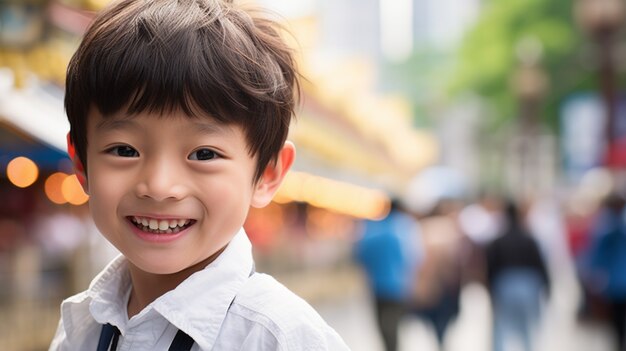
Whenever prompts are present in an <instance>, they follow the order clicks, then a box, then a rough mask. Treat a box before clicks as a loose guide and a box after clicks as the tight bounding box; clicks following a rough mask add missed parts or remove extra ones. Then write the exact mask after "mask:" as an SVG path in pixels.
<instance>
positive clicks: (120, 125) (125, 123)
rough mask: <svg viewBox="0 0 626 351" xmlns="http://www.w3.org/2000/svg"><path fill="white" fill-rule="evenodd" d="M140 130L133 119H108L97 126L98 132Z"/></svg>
mask: <svg viewBox="0 0 626 351" xmlns="http://www.w3.org/2000/svg"><path fill="white" fill-rule="evenodd" d="M129 127H130V128H139V126H138V125H137V123H136V122H135V121H133V120H132V119H122V118H106V119H103V120H101V121H100V122H98V123H97V124H96V130H103V129H104V130H116V129H126V128H129Z"/></svg>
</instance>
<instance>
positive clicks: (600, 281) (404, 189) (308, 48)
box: [0, 0, 626, 351]
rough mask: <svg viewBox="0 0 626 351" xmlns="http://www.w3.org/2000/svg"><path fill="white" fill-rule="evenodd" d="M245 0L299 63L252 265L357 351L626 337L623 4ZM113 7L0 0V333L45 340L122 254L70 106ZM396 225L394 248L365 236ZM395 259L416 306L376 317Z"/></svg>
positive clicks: (483, 348)
mask: <svg viewBox="0 0 626 351" xmlns="http://www.w3.org/2000/svg"><path fill="white" fill-rule="evenodd" d="M236 1H237V0H236ZM247 1H248V2H251V3H256V4H258V5H262V6H266V7H269V8H270V9H271V10H272V11H274V12H275V14H276V16H277V18H278V19H279V21H281V22H284V23H285V25H286V28H287V29H288V30H289V32H290V34H286V38H288V40H290V42H291V43H292V44H293V47H294V49H295V50H296V52H297V59H298V65H299V68H300V69H301V71H302V74H303V76H304V77H305V78H306V80H304V81H303V94H302V95H303V101H302V106H301V108H300V109H299V110H298V116H297V118H296V121H295V123H294V124H293V126H292V128H291V132H290V136H289V139H290V140H292V141H293V142H294V143H295V144H296V148H297V160H296V162H295V165H294V169H293V171H292V172H291V173H290V174H289V175H288V177H287V179H286V180H285V183H284V184H283V186H282V188H281V189H280V191H279V193H278V195H277V196H276V198H275V201H274V202H272V203H271V204H270V205H269V206H268V207H267V208H264V209H253V210H252V211H251V212H250V215H249V218H248V220H247V222H246V224H245V227H246V230H247V233H248V234H249V236H250V239H251V240H252V242H253V245H254V250H255V259H256V261H257V270H258V271H261V272H267V273H270V274H272V275H274V276H275V277H276V278H277V279H278V280H279V281H281V282H282V283H283V284H285V285H287V286H288V287H289V288H290V289H292V290H293V291H295V292H296V293H297V294H299V295H300V296H302V297H303V298H304V299H306V300H307V301H309V302H310V303H311V304H312V305H313V306H314V307H315V308H316V309H317V310H318V311H319V313H320V314H321V315H322V316H323V317H324V318H325V319H326V320H327V321H328V323H329V324H330V325H331V326H333V327H334V328H335V329H336V330H337V331H338V332H339V334H340V335H341V336H342V337H343V338H344V339H345V341H346V342H347V344H348V345H349V346H350V347H351V348H352V349H353V350H355V351H384V350H385V346H384V345H385V341H384V340H386V339H384V338H383V336H382V335H383V333H382V330H383V329H389V328H392V334H393V333H394V331H397V345H398V348H397V349H398V350H402V351H408V350H423V351H431V350H432V351H435V350H444V349H445V350H448V351H456V350H464V351H471V350H476V351H487V350H492V349H494V350H496V351H500V350H527V351H530V350H531V349H532V350H546V351H547V350H551V351H552V350H559V351H560V350H563V351H588V350H594V351H623V350H624V346H623V344H624V333H625V328H626V322H625V321H626V229H624V228H626V222H625V218H626V216H625V215H624V195H625V191H626V172H625V170H626V94H624V92H625V90H624V87H626V85H625V83H626V72H625V71H626V33H625V31H626V0H385V1H383V0H333V1H330V0H298V1H290V0H247ZM108 2H109V1H107V0H0V320H1V321H3V323H2V326H1V327H0V350H9V351H22V350H24V351H38V350H46V349H47V347H48V344H49V342H50V340H51V338H52V336H53V334H54V331H55V329H56V325H57V321H58V318H59V305H60V303H61V301H62V299H63V298H65V297H68V296H70V295H71V294H74V293H76V292H79V291H82V290H84V289H86V288H87V287H88V284H89V282H90V281H91V279H92V278H93V277H94V275H95V274H96V273H97V272H99V271H100V269H102V268H103V266H104V265H105V264H106V263H107V262H108V261H109V260H110V259H112V258H113V257H115V255H116V254H117V251H116V250H115V249H114V248H113V247H112V246H111V245H109V244H108V243H107V242H106V241H105V240H104V239H103V238H101V237H100V235H99V234H98V232H97V229H96V228H95V226H94V224H93V222H92V221H91V218H90V215H89V211H88V196H87V195H86V194H84V193H83V192H82V190H81V188H80V186H79V184H78V181H77V180H76V176H75V175H74V174H73V170H72V167H71V163H70V162H69V159H68V158H67V152H66V145H65V140H66V134H67V132H68V131H69V124H68V122H67V120H66V117H65V112H64V109H63V94H64V82H65V70H66V66H67V63H68V61H69V59H70V57H71V55H72V54H73V52H74V50H75V49H76V48H77V46H78V44H79V42H80V39H81V36H82V34H83V33H84V31H85V29H86V28H87V27H88V26H89V24H90V23H91V21H92V20H93V18H94V16H95V15H96V14H97V12H98V11H99V10H101V9H102V8H103V7H104V6H106V5H107V3H108ZM395 202H398V203H399V204H400V205H401V206H400V207H401V209H402V211H401V212H403V213H404V215H398V216H396V217H392V214H393V213H394V211H393V209H394V206H392V204H393V203H395ZM510 204H514V205H515V208H516V211H515V213H516V214H517V215H518V216H519V219H518V220H515V219H512V218H513V217H510V215H511V214H512V213H513V212H511V211H510V207H509V205H510ZM395 218H401V219H398V220H396V219H395ZM398 223H403V224H402V227H401V228H403V229H398V228H400V224H398ZM386 224H389V226H386V227H385V225H386ZM391 227H393V228H396V229H394V230H400V231H404V233H397V234H398V235H397V236H398V237H399V236H405V238H404V239H402V240H403V241H402V244H401V245H399V246H398V248H397V252H396V253H393V252H392V253H388V252H385V250H386V249H387V248H388V247H389V246H390V245H381V244H380V242H376V241H375V244H374V245H373V246H372V245H370V246H369V247H366V246H367V242H368V240H367V239H368V238H370V237H376V235H379V232H375V230H379V231H380V230H383V231H385V230H387V229H380V228H391ZM389 230H390V229H389ZM520 233H521V234H522V236H523V237H524V238H525V239H519V237H515V238H513V239H511V240H513V241H512V242H515V243H518V244H515V245H513V244H506V243H505V241H506V240H508V239H506V238H509V239H510V238H511V236H514V235H517V234H520ZM406 234H408V235H406ZM396 239H397V238H396ZM396 239H389V240H396ZM377 240H378V239H377ZM380 240H385V239H380ZM407 240H408V241H407ZM515 240H518V241H515ZM520 240H522V241H523V243H524V244H519V243H520V242H522V241H520ZM398 242H400V241H398ZM409 242H410V244H407V243H409ZM376 243H378V244H376ZM394 243H395V241H394ZM507 245H508V246H507ZM371 247H374V249H373V250H372V249H371ZM511 247H512V248H513V249H511ZM506 248H508V251H506ZM523 250H526V251H523ZM399 257H402V258H403V260H399V259H398V258H399ZM529 257H532V258H533V259H532V260H530V259H529ZM385 260H388V261H389V262H387V261H385ZM531 261H532V262H531ZM389 265H395V266H393V267H392V268H389ZM398 267H402V268H398ZM387 268H389V269H391V271H392V272H394V274H395V273H397V272H399V271H401V272H402V274H403V277H404V278H406V279H405V280H402V281H401V282H394V284H395V283H398V284H399V285H402V286H404V287H405V288H406V289H404V290H405V291H404V290H403V293H404V295H403V296H402V297H401V298H400V300H402V303H401V306H402V311H403V313H402V314H401V315H400V317H399V318H397V319H395V322H393V321H390V320H389V319H387V317H389V316H387V317H385V316H383V317H381V319H380V320H381V321H382V322H381V324H382V325H383V328H379V324H378V320H379V319H378V317H377V316H379V312H381V311H392V310H394V308H395V307H394V306H396V305H397V304H395V305H394V304H393V303H390V302H392V301H391V300H393V299H395V297H396V296H395V295H394V297H393V298H392V297H390V296H392V295H393V294H387V295H385V294H384V293H383V292H381V291H385V292H388V291H389V290H385V289H387V288H389V286H390V284H391V285H393V284H392V283H389V280H388V279H387V278H389V276H390V275H389V274H387V273H382V274H381V272H386V271H385V269H387ZM512 268H513V269H512ZM511 271H514V273H515V272H517V273H519V272H520V271H522V272H523V273H524V274H525V273H530V275H523V276H524V277H525V278H520V279H517V280H516V279H513V278H511V279H512V280H506V279H504V278H503V277H505V276H507V275H506V273H511ZM517 273H515V274H512V275H511V274H509V276H516V274H517ZM398 274H399V273H398ZM528 277H530V278H528ZM526 278H528V279H526ZM535 278H536V279H535ZM377 279H382V283H380V285H379V283H378V280H377ZM503 282H508V283H503ZM515 284H521V285H515ZM399 285H398V286H399ZM381 286H383V288H380V287H381ZM517 286H519V287H520V288H514V287H517ZM533 287H535V288H533ZM381 289H382V290H381ZM533 289H534V290H533ZM511 291H513V292H512V293H511ZM520 291H527V292H528V293H527V294H526V295H524V294H521V293H520V294H517V295H515V294H516V292H520ZM522 295H523V296H522ZM511 299H513V300H511ZM515 299H520V300H515ZM394 301H395V300H394ZM507 301H508V304H507ZM511 301H517V302H514V303H511ZM519 301H523V302H524V303H529V304H530V305H529V306H530V307H529V308H526V309H525V310H526V311H513V309H514V308H513V307H515V305H517V306H518V307H519V306H521V305H520V304H521V302H519ZM394 303H395V302H394ZM512 308H513V309H512ZM530 310H532V311H535V310H536V312H537V313H536V315H533V316H530V317H532V318H530V317H529V318H530V319H529V320H528V325H522V324H523V323H522V324H520V323H521V322H519V320H518V319H515V318H518V317H520V316H521V315H525V314H528V313H527V312H528V311H530ZM377 311H378V312H377ZM383 314H384V313H383ZM520 318H521V317H520ZM524 318H526V317H524ZM392 319H393V318H392ZM495 320H497V321H499V322H497V323H496V322H494V321H495ZM395 323H398V325H397V327H396V326H395ZM526 326H529V327H530V329H528V330H527V329H525V328H526ZM507 328H508V329H507ZM516 331H517V332H519V333H518V336H519V337H518V338H515V337H514V336H515V335H516V333H515V332H516ZM526 332H527V333H526ZM508 336H513V337H510V338H509V337H508ZM501 337H502V338H504V339H505V341H504V342H503V345H505V346H506V348H503V349H501V348H498V345H499V341H498V340H500V339H501ZM526 340H529V345H532V346H533V347H532V348H525V345H526V344H525V341H526ZM388 351H392V350H388Z"/></svg>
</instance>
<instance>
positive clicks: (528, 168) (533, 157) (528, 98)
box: [511, 38, 548, 196]
mask: <svg viewBox="0 0 626 351" xmlns="http://www.w3.org/2000/svg"><path fill="white" fill-rule="evenodd" d="M516 54H517V55H516V56H517V59H518V61H519V66H518V68H517V70H516V72H515V74H514V76H513V79H512V82H511V83H512V89H513V92H514V93H515V95H516V97H517V100H518V104H519V123H520V127H521V128H520V129H521V130H520V132H521V133H520V137H521V138H520V144H519V145H518V146H519V157H520V159H519V162H520V164H519V168H520V169H519V176H520V179H519V181H518V182H516V183H517V184H518V186H521V195H523V196H531V195H533V194H532V193H533V191H536V190H537V189H538V185H539V184H538V182H539V173H540V172H541V169H539V167H538V165H537V160H538V158H537V156H538V152H539V145H538V141H539V134H540V131H539V119H538V118H539V114H540V107H541V101H542V99H543V98H544V97H545V95H546V93H547V91H548V78H547V76H546V74H545V72H544V71H543V69H542V68H541V64H540V61H541V57H542V45H541V43H540V42H539V41H538V40H537V39H535V38H524V39H523V40H521V41H520V42H519V43H518V44H517V47H516Z"/></svg>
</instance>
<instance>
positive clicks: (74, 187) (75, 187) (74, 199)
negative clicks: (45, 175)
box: [61, 174, 89, 206]
mask: <svg viewBox="0 0 626 351" xmlns="http://www.w3.org/2000/svg"><path fill="white" fill-rule="evenodd" d="M61 192H62V193H63V197H64V198H65V200H67V202H69V203H70V204H72V205H77V206H78V205H82V204H84V203H85V202H87V200H89V195H87V194H85V192H84V191H83V188H82V187H81V186H80V183H79V182H78V178H76V174H72V175H70V176H67V177H66V178H65V179H64V180H63V184H62V185H61Z"/></svg>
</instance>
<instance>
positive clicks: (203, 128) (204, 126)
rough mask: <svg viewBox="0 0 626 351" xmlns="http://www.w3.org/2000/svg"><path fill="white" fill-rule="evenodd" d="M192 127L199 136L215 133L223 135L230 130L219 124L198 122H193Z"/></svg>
mask: <svg viewBox="0 0 626 351" xmlns="http://www.w3.org/2000/svg"><path fill="white" fill-rule="evenodd" d="M193 126H194V132H197V133H199V134H216V133H223V132H225V131H229V130H230V128H228V127H227V125H224V124H221V123H215V122H214V123H207V122H200V121H196V122H193Z"/></svg>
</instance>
